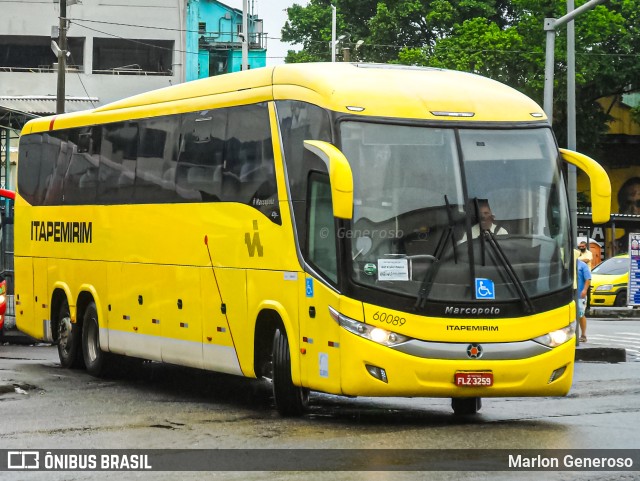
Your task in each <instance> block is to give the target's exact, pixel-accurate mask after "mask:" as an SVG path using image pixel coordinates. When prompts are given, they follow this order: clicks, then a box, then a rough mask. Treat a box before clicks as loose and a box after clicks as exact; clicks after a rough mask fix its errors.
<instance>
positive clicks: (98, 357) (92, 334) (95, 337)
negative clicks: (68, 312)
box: [82, 302, 108, 377]
mask: <svg viewBox="0 0 640 481" xmlns="http://www.w3.org/2000/svg"><path fill="white" fill-rule="evenodd" d="M82 353H83V355H84V364H85V366H86V367H87V372H88V373H89V374H91V375H92V376H96V377H100V376H102V375H104V373H105V371H106V367H107V357H108V354H107V353H106V352H104V351H103V350H101V349H100V326H99V324H98V310H97V309H96V305H95V303H94V302H91V303H90V304H89V305H88V306H87V309H86V310H85V311H84V319H83V321H82Z"/></svg>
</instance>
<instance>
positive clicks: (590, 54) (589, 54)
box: [67, 18, 640, 58]
mask: <svg viewBox="0 0 640 481" xmlns="http://www.w3.org/2000/svg"><path fill="white" fill-rule="evenodd" d="M67 20H69V21H70V22H71V23H75V24H76V25H78V26H79V27H82V28H85V29H87V30H91V31H94V32H98V33H101V34H103V35H109V36H111V37H115V38H119V39H121V40H126V41H128V42H132V43H137V44H141V45H145V46H147V47H151V48H157V49H161V50H167V51H171V52H180V53H186V54H190V55H198V52H190V51H187V50H179V49H171V48H167V47H162V46H159V45H153V44H149V43H145V42H141V41H139V40H133V39H128V38H125V37H121V36H119V35H116V34H112V33H109V32H105V31H102V30H98V29H95V28H92V27H88V26H86V25H83V24H82V23H79V22H91V23H101V24H106V25H116V26H122V27H137V28H147V29H151V30H167V31H174V32H185V33H199V34H201V33H202V32H200V31H198V30H184V29H178V28H168V27H152V26H148V25H135V24H127V23H119V22H106V21H101V20H87V19H74V18H68V19H67ZM205 33H206V32H205ZM265 38H266V39H269V40H278V41H282V38H281V37H268V36H267V37H265ZM287 43H289V42H287ZM302 43H303V44H304V43H305V42H302ZM306 43H314V44H328V43H330V40H311V39H310V40H307V41H306ZM294 45H295V44H294ZM363 47H366V48H394V49H399V50H401V49H404V48H412V49H424V48H427V47H424V46H422V47H420V46H410V45H397V44H380V43H365V44H363ZM445 51H446V50H445ZM465 53H467V54H474V53H496V54H498V53H502V54H528V55H544V52H543V51H531V50H493V49H483V50H472V51H469V50H465ZM576 55H579V56H583V57H597V56H600V57H618V58H620V57H628V58H638V57H640V54H632V53H593V52H576ZM267 58H286V57H267Z"/></svg>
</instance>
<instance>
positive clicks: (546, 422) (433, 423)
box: [0, 344, 640, 480]
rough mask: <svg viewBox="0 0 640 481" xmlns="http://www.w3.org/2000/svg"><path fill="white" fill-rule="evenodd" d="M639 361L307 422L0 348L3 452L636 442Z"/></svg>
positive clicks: (317, 414)
mask: <svg viewBox="0 0 640 481" xmlns="http://www.w3.org/2000/svg"><path fill="white" fill-rule="evenodd" d="M638 379H640V362H626V363H620V364H605V363H578V364H577V366H576V372H575V376H574V387H573V389H572V391H571V393H570V395H569V396H568V397H566V398H531V399H526V398H521V399H485V400H484V402H483V408H482V410H481V412H480V414H479V415H478V416H476V417H473V418H467V419H465V418H462V419H460V418H455V417H453V416H452V415H451V411H450V401H449V400H448V399H405V398H391V399H373V398H357V399H349V398H343V397H336V396H328V395H322V394H312V397H311V407H310V410H309V412H308V414H306V415H305V416H304V417H302V418H299V419H283V418H281V417H279V415H278V414H277V413H276V412H275V411H274V409H273V406H272V400H271V393H270V385H269V384H268V383H267V382H264V381H256V380H249V379H242V378H237V377H234V376H227V375H220V374H215V373H208V372H202V371H197V370H191V369H185V368H179V367H175V366H168V365H161V364H157V363H144V364H135V365H126V366H125V367H124V369H123V370H121V371H120V372H119V373H117V374H116V375H115V376H114V377H112V378H108V379H96V378H93V377H91V376H89V375H88V374H87V373H85V372H83V371H74V370H64V369H62V368H60V367H59V364H58V359H57V351H56V348H55V347H52V346H48V345H43V344H41V345H36V346H14V345H3V346H0V419H1V421H0V449H28V448H38V449H52V448H64V449H82V448H85V449H87V448H88V449H109V448H130V449H151V448H167V449H175V448H180V449H219V448H231V449H252V448H305V449H306V448H314V449H335V448H339V449H347V448H352V449H361V448H362V449H365V448H367V449H380V448H388V449H412V448H421V449H422V448H423V449H433V448H437V449H442V448H456V449H458V448H474V449H475V448H496V449H541V448H544V449H583V448H595V449H597V448H616V449H617V448H620V449H629V448H638V447H639V446H640V429H638V427H640V403H639V402H638V401H639V400H640V382H638ZM17 474H18V473H0V478H1V479H63V480H67V479H94V478H97V479H138V478H144V479H185V478H189V479H202V478H203V475H204V473H159V472H154V473H114V472H111V473H70V472H61V473H19V475H17ZM639 475H640V474H639V473H638V472H636V473H624V472H620V473H594V472H591V473H584V472H583V473H576V472H562V473H535V472H534V473H526V472H518V473H514V472H510V473H502V472H497V473H488V474H487V473H457V474H456V473H451V472H437V473H423V472H386V473H384V472H381V473H377V472H365V473H363V472H337V473H319V472H312V473H306V474H305V473H299V472H277V473H265V472H212V473H206V478H207V479H208V478H215V479H242V480H244V479H332V480H333V479H345V480H352V479H353V480H355V479H366V480H369V479H371V480H378V479H380V480H382V479H385V480H387V479H393V480H396V479H398V480H404V479H459V478H460V477H464V478H465V479H471V480H474V479H505V480H506V479H541V476H543V477H544V479H562V480H565V479H566V480H569V479H596V480H601V479H602V480H604V479H607V480H608V479H612V480H627V479H628V480H631V479H637V476H639Z"/></svg>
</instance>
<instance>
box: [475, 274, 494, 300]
mask: <svg viewBox="0 0 640 481" xmlns="http://www.w3.org/2000/svg"><path fill="white" fill-rule="evenodd" d="M495 298H496V290H495V285H494V284H493V281H492V280H491V279H484V278H482V277H476V299H495Z"/></svg>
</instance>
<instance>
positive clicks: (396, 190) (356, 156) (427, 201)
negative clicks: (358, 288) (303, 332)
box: [338, 121, 571, 302]
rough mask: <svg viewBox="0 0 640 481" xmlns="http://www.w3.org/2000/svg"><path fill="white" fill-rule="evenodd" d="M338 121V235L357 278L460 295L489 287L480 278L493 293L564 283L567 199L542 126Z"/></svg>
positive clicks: (502, 296) (545, 289)
mask: <svg viewBox="0 0 640 481" xmlns="http://www.w3.org/2000/svg"><path fill="white" fill-rule="evenodd" d="M340 132H341V138H342V149H343V152H344V153H345V155H346V157H347V159H348V160H349V162H350V164H351V168H352V170H353V178H354V216H353V221H352V223H351V226H350V229H349V231H348V232H347V231H344V232H338V236H339V237H343V238H345V240H346V241H347V242H349V243H350V251H351V258H352V261H353V263H352V272H351V275H352V279H353V280H354V281H355V282H356V283H357V284H360V285H362V286H364V287H369V288H374V289H380V290H385V291H390V292H394V293H399V294H404V295H409V296H416V297H417V298H418V299H420V298H422V299H421V300H422V301H425V300H426V301H462V302H465V301H474V300H478V299H483V298H485V297H483V291H482V288H483V285H482V280H483V279H488V280H491V289H490V290H491V291H492V292H491V293H490V295H491V296H490V297H486V298H488V299H494V300H495V301H498V302H499V301H512V300H522V301H524V300H526V299H528V298H530V297H539V296H542V295H544V294H547V293H551V292H555V291H558V290H560V289H563V288H566V287H567V286H568V285H570V283H571V275H570V272H569V270H570V258H571V256H570V254H569V253H570V250H569V249H570V247H569V240H570V236H569V220H568V207H567V204H566V201H565V198H566V194H565V191H564V184H563V181H562V174H561V173H560V170H559V167H558V152H557V149H556V147H555V144H554V140H553V137H552V135H551V132H550V130H549V129H548V128H521V129H512V130H493V129H491V130H490V129H470V128H457V129H453V128H434V127H429V126H416V125H398V124H390V123H372V122H361V121H343V122H342V123H341V124H340ZM478 281H480V284H478ZM478 285H480V289H479V288H478ZM487 292H489V291H487Z"/></svg>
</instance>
